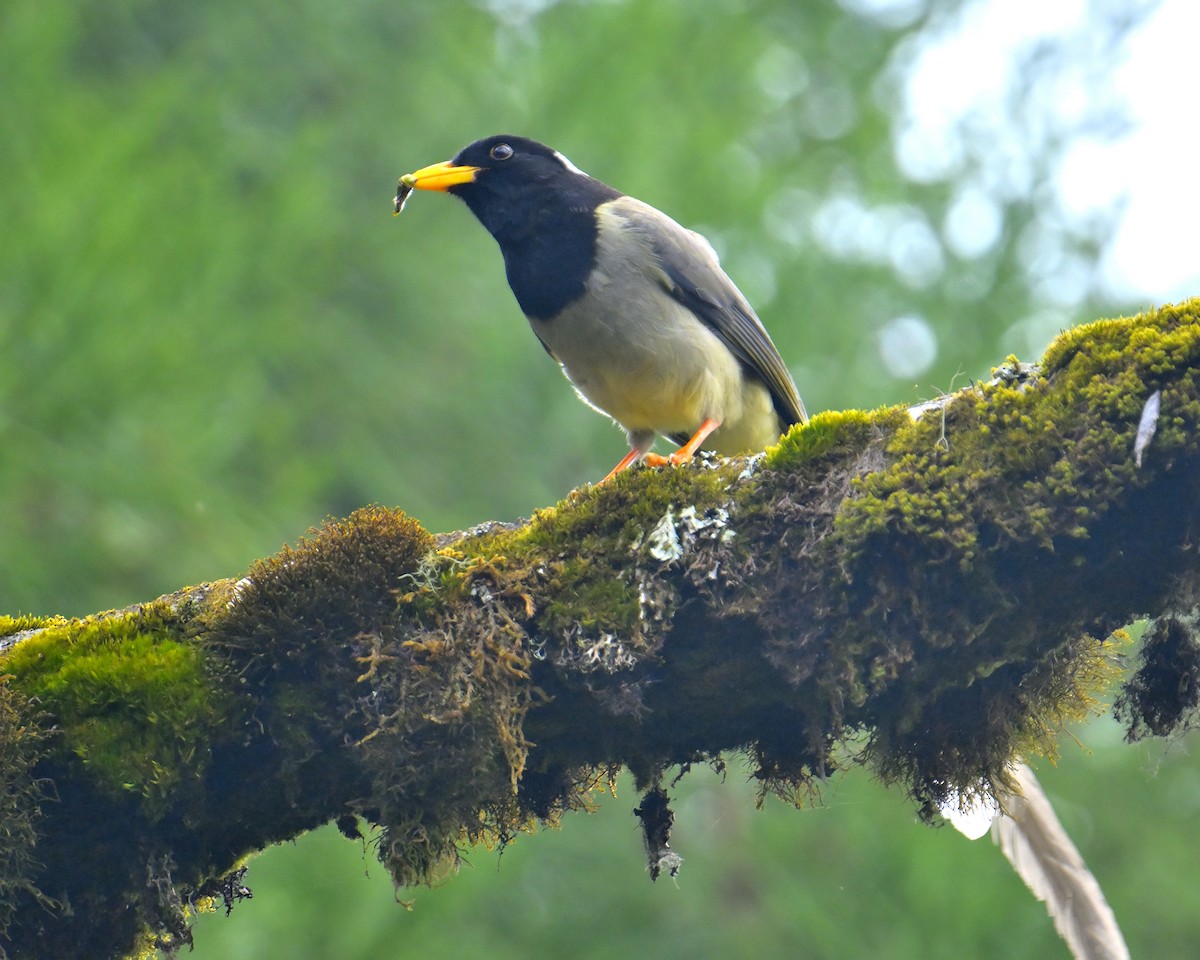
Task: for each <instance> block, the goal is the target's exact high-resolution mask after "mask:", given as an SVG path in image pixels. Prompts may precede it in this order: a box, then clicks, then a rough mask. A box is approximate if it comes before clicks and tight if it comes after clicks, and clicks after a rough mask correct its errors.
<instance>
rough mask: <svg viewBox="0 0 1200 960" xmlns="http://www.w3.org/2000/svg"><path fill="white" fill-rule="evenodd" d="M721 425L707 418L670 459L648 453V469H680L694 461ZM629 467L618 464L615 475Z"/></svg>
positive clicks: (622, 462)
mask: <svg viewBox="0 0 1200 960" xmlns="http://www.w3.org/2000/svg"><path fill="white" fill-rule="evenodd" d="M720 425H721V423H720V421H718V420H714V419H712V417H705V418H704V422H703V423H702V424H700V429H699V430H697V431H696V432H695V433H694V434H692V439H691V440H689V441H688V442H687V443H685V444H684V445H683V446H682V447H680V448H679V449H678V450H676V451H675V452H674V453H673V454H671V455H670V456H669V457H664V456H662V455H661V454H657V453H648V454H646V456H645V457H643V458H642V459H643V462H644V463H645V464H646V466H648V467H678V466H679V465H681V464H684V463H687V462H688V461H689V460H691V459H692V457H693V456H694V455H695V453H696V451H697V450H699V449H700V444H702V443H703V442H704V441H705V440H707V439H708V436H709V434H711V433H712V432H713V431H714V430H716V429H717V427H719V426H720ZM631 453H632V451H631ZM626 459H628V458H626ZM628 465H629V464H627V463H625V461H621V463H619V464H617V469H616V470H614V471H613V473H616V472H617V471H618V470H623V469H624V468H625V467H627V466H628ZM609 476H612V474H609ZM604 479H605V480H607V479H608V477H605V478H604Z"/></svg>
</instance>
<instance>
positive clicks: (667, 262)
mask: <svg viewBox="0 0 1200 960" xmlns="http://www.w3.org/2000/svg"><path fill="white" fill-rule="evenodd" d="M608 206H609V207H610V209H611V210H612V212H613V213H616V214H618V215H620V216H621V217H622V218H623V219H624V220H625V221H626V223H627V224H628V225H629V227H630V229H632V230H635V231H637V232H639V233H641V234H642V235H643V236H644V237H645V239H646V240H647V242H648V243H649V245H650V247H651V249H652V250H653V251H654V255H655V257H656V258H657V259H658V265H659V267H660V268H661V270H662V277H661V280H662V283H663V286H664V287H666V289H667V290H668V291H669V292H670V294H671V296H673V297H674V298H675V299H676V300H678V301H679V302H680V303H682V304H683V305H684V306H685V307H687V308H688V309H689V310H691V311H692V313H694V314H695V315H696V316H697V317H698V318H699V319H700V320H701V321H702V322H703V323H705V324H706V325H707V326H708V327H709V328H710V329H712V331H713V332H714V333H716V334H717V336H719V337H720V338H721V339H722V340H724V341H725V343H726V344H727V345H728V347H729V349H730V350H732V351H733V354H734V356H736V357H737V358H738V359H739V360H740V361H741V362H742V363H743V364H745V365H746V367H747V368H748V369H749V370H750V372H751V373H753V374H754V375H755V376H756V377H757V378H758V379H759V380H761V381H762V382H763V384H765V385H766V387H767V389H768V390H770V391H771V398H772V400H773V401H774V404H775V409H776V411H777V412H778V413H779V416H780V419H782V420H783V421H784V423H785V424H786V425H787V426H791V425H792V424H794V423H805V422H806V421H807V420H808V414H807V413H805V411H804V403H803V401H801V399H800V394H799V392H798V391H797V390H796V384H795V381H793V380H792V375H791V374H790V373H788V369H787V366H786V365H785V364H784V362H783V358H782V357H780V356H779V351H778V350H776V349H775V344H774V343H772V342H771V337H770V335H769V334H768V333H767V331H766V328H765V327H764V326H763V325H762V321H760V320H759V319H758V315H757V314H755V312H754V308H753V307H751V306H750V304H749V303H747V302H746V298H745V297H743V296H742V294H741V291H739V290H738V288H737V287H736V286H734V283H733V281H732V280H730V279H729V277H728V276H727V275H726V274H725V271H724V270H722V269H721V264H720V262H719V261H718V260H717V255H716V252H715V251H714V250H713V248H712V246H711V245H710V244H709V242H708V241H707V240H706V239H704V237H702V236H701V235H700V234H698V233H694V232H693V231H691V230H688V229H686V228H684V227H681V226H680V225H679V224H678V223H676V222H675V221H674V220H672V219H671V218H670V217H668V216H667V215H666V214H665V213H662V212H661V211H659V210H656V209H654V207H652V206H650V205H649V204H646V203H643V202H642V201H640V200H636V199H634V198H633V197H620V198H618V199H616V200H613V201H611V202H610V203H609V204H608Z"/></svg>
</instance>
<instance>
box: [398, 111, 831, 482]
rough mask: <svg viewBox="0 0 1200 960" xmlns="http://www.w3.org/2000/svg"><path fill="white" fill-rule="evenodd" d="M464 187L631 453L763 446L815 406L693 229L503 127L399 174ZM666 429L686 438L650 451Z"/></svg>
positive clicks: (575, 378) (584, 388)
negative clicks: (675, 446)
mask: <svg viewBox="0 0 1200 960" xmlns="http://www.w3.org/2000/svg"><path fill="white" fill-rule="evenodd" d="M414 190H429V191H438V192H443V193H449V194H451V195H452V196H456V197H458V198H459V199H460V200H462V201H463V202H464V203H466V205H467V207H468V209H469V210H470V211H471V213H473V214H474V215H475V217H476V218H477V219H478V220H479V222H480V223H481V224H482V225H483V226H484V228H485V229H486V230H487V231H488V232H489V233H490V234H491V235H492V237H493V238H494V239H495V240H496V243H497V244H498V245H499V247H500V252H501V254H502V256H503V258H504V267H505V273H506V275H507V278H508V284H509V286H510V287H511V288H512V292H513V295H514V296H515V297H516V300H517V304H518V305H519V307H520V308H521V311H522V312H523V313H524V314H525V316H526V318H527V319H528V321H529V324H530V326H531V327H532V329H533V332H534V334H535V335H536V336H537V338H538V340H539V341H541V344H542V346H543V347H544V348H545V350H546V352H547V353H548V354H549V355H550V356H551V357H552V358H553V359H554V360H555V361H557V362H558V364H559V365H560V366H561V367H562V370H563V373H564V374H565V375H566V377H567V379H568V380H569V381H570V382H571V384H572V385H573V386H574V388H575V391H576V393H578V395H579V397H580V398H581V399H582V400H583V401H584V402H585V403H587V404H588V405H589V406H591V407H593V408H594V409H596V410H598V411H600V412H601V413H604V414H607V415H608V416H609V417H611V418H612V419H613V420H614V421H615V422H616V423H617V424H618V425H619V426H621V427H623V428H624V430H625V434H626V437H627V439H628V441H629V448H630V449H629V452H628V453H627V454H626V455H625V456H624V457H623V458H622V459H621V461H620V462H619V463H618V464H617V465H616V466H615V467H613V469H612V470H611V471H609V473H608V475H607V476H605V477H604V480H602V481H601V483H604V482H606V481H608V480H611V479H612V478H613V477H614V476H616V475H617V474H618V473H620V472H621V471H623V470H625V469H626V468H627V467H629V466H631V465H632V464H634V463H636V462H638V461H644V462H645V463H646V464H647V465H649V466H652V467H664V466H668V465H671V466H679V465H681V464H683V463H685V462H687V461H688V460H690V459H691V458H692V456H693V455H694V454H695V453H696V451H697V450H700V449H704V450H710V451H712V452H714V453H718V454H721V455H724V456H734V455H739V454H747V453H753V452H758V451H761V450H765V449H766V448H767V447H768V446H770V445H771V444H774V443H776V442H777V441H778V440H779V438H780V436H781V435H782V434H783V433H784V432H785V431H786V430H787V429H788V428H790V427H791V426H792V425H793V424H798V423H805V422H807V420H808V415H807V413H806V412H805V409H804V404H803V402H802V401H801V399H800V395H799V393H798V391H797V389H796V384H795V381H794V380H793V379H792V376H791V374H790V373H789V372H788V368H787V366H786V364H785V363H784V362H783V359H782V358H781V357H780V355H779V351H778V350H777V349H776V348H775V344H774V343H773V342H772V341H771V337H770V335H769V334H768V333H767V331H766V328H765V327H764V326H763V324H762V321H760V320H759V318H758V315H757V314H756V313H755V312H754V309H753V308H752V307H751V306H750V304H749V303H748V302H747V300H746V298H745V297H744V296H743V295H742V293H741V292H740V291H739V290H738V288H737V287H736V286H735V285H734V283H733V281H732V280H731V279H730V278H729V277H728V275H727V274H726V273H725V271H724V270H723V269H722V268H721V265H720V262H719V260H718V258H717V254H716V252H715V251H714V250H713V247H712V245H711V244H710V243H709V242H708V240H706V239H705V238H704V237H703V236H702V235H701V234H699V233H696V232H694V231H691V230H688V229H687V228H685V227H683V226H680V224H678V223H677V222H675V221H674V220H672V219H671V218H670V217H669V216H667V215H666V214H665V213H662V212H661V211H659V210H657V209H655V208H654V207H652V206H650V205H649V204H648V203H644V202H642V201H641V200H638V199H636V198H634V197H631V196H628V195H626V194H624V193H622V192H621V191H619V190H617V189H615V188H614V187H610V186H609V185H608V184H606V183H604V182H602V181H600V180H597V179H595V178H594V177H591V176H589V175H588V174H586V173H584V172H583V171H582V170H580V169H579V168H578V167H576V166H575V165H574V164H573V163H571V161H570V160H568V159H567V158H566V157H565V156H564V155H563V154H561V153H560V152H558V151H557V150H555V149H553V148H552V147H548V146H546V145H545V144H543V143H539V142H538V141H536V140H532V139H529V138H527V137H521V136H513V135H507V134H498V135H495V136H490V137H486V138H484V139H482V140H476V141H475V142H474V143H471V144H469V145H468V146H466V147H464V148H463V149H462V150H460V151H459V152H458V153H457V154H455V156H454V157H453V158H452V159H450V160H446V161H443V162H440V163H435V164H432V165H430V166H426V167H422V168H421V169H419V170H416V171H414V172H413V173H408V174H405V175H404V176H402V177H400V180H399V184H398V186H397V192H396V198H395V212H396V213H399V212H400V210H401V209H402V208H403V206H404V203H405V201H406V200H407V199H408V197H409V195H410V194H411V193H412V192H413V191H414ZM659 435H662V436H664V437H667V438H670V439H671V440H673V441H674V442H675V443H677V444H679V445H680V446H679V448H678V449H677V450H676V451H674V452H673V453H671V454H670V456H667V457H663V456H661V455H659V454H655V453H652V452H651V449H650V448H651V447H652V446H653V445H654V443H655V440H656V438H657V437H658V436H659Z"/></svg>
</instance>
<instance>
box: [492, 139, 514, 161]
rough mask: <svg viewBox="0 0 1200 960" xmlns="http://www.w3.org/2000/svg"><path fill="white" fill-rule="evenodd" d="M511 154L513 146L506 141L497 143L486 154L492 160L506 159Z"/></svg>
mask: <svg viewBox="0 0 1200 960" xmlns="http://www.w3.org/2000/svg"><path fill="white" fill-rule="evenodd" d="M512 155H513V148H512V147H510V146H509V145H508V144H507V143H498V144H496V145H495V146H494V147H492V149H491V150H489V151H488V156H490V157H491V158H492V159H493V160H507V159H508V158H509V157H511V156H512Z"/></svg>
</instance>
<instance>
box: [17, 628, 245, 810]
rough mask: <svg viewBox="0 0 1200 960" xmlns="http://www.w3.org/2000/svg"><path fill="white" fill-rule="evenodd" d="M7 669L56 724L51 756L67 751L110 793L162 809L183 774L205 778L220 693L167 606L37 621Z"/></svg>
mask: <svg viewBox="0 0 1200 960" xmlns="http://www.w3.org/2000/svg"><path fill="white" fill-rule="evenodd" d="M3 667H4V669H5V670H7V671H9V672H11V674H12V675H13V680H12V683H13V686H14V688H15V689H17V690H19V691H20V693H21V694H22V695H23V696H24V697H26V698H27V699H29V700H32V701H35V702H37V703H39V704H41V705H42V709H43V710H44V711H45V714H46V717H47V719H48V722H50V723H52V724H53V725H54V727H55V730H56V733H57V734H58V736H57V737H56V738H55V739H54V741H53V746H52V748H51V755H52V756H55V755H57V754H58V752H59V751H61V750H67V751H69V752H70V754H71V757H72V759H73V760H74V761H75V762H78V763H79V764H82V765H83V766H84V767H85V768H86V776H87V778H89V779H91V780H92V781H94V782H95V783H96V784H97V785H98V786H99V787H100V788H101V789H103V790H105V791H107V792H109V793H110V794H111V795H112V796H113V797H115V798H120V797H123V796H126V795H128V794H133V795H135V796H137V797H139V798H140V800H141V801H144V804H145V807H146V809H148V810H150V811H158V812H161V811H162V810H163V809H165V805H166V802H167V800H168V798H169V797H170V796H171V794H172V792H173V791H175V790H177V789H178V788H179V786H180V782H181V780H182V779H183V778H185V777H186V778H190V779H193V780H198V779H199V778H201V777H202V776H203V772H204V768H205V763H206V758H207V756H208V751H207V746H208V744H209V742H210V740H211V736H212V733H213V729H214V727H215V724H216V722H217V720H218V718H219V717H220V714H221V711H220V707H219V704H220V702H221V699H222V697H221V694H220V691H219V688H218V686H217V685H216V684H215V682H214V678H213V676H212V675H211V673H210V672H209V671H208V670H207V669H206V666H205V662H204V657H203V654H202V653H201V651H200V650H199V649H197V648H196V647H195V646H193V645H190V644H188V643H186V642H184V641H183V640H182V639H181V638H180V637H178V635H176V634H175V633H174V632H173V630H172V629H171V628H169V627H168V625H167V620H166V611H165V610H163V609H161V608H157V607H155V606H153V605H150V606H147V607H141V608H138V609H137V610H135V611H131V612H129V613H127V614H124V615H116V616H113V615H102V616H99V617H94V618H88V619H86V620H83V621H67V620H50V621H43V622H42V623H41V626H40V629H39V632H38V633H37V634H36V635H35V636H32V637H29V638H27V639H25V640H24V641H23V642H21V643H20V644H18V645H17V646H16V647H15V648H14V649H13V650H12V651H11V652H9V653H8V655H7V656H6V657H5V658H4V661H3Z"/></svg>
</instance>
